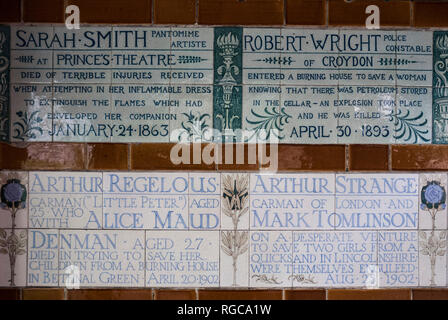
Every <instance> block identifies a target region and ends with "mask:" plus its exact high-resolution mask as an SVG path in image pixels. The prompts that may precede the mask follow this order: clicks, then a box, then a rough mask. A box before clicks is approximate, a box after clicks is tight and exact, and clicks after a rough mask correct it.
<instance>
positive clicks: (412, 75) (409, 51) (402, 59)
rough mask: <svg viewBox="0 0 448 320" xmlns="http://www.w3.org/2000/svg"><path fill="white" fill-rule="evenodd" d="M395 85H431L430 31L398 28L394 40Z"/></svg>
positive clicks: (431, 53)
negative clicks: (395, 53) (395, 39)
mask: <svg viewBox="0 0 448 320" xmlns="http://www.w3.org/2000/svg"><path fill="white" fill-rule="evenodd" d="M396 46H397V48H396V52H397V85H399V86H401V85H403V86H424V87H430V86H431V85H432V68H433V65H432V55H433V50H432V46H433V35H432V31H423V30H417V31H416V30H412V31H406V30H399V31H397V41H396Z"/></svg>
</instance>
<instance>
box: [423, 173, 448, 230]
mask: <svg viewBox="0 0 448 320" xmlns="http://www.w3.org/2000/svg"><path fill="white" fill-rule="evenodd" d="M419 180H420V181H419V182H420V189H419V229H446V227H447V213H446V185H447V176H446V174H441V173H420V175H419Z"/></svg>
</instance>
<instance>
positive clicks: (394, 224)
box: [334, 174, 419, 230]
mask: <svg viewBox="0 0 448 320" xmlns="http://www.w3.org/2000/svg"><path fill="white" fill-rule="evenodd" d="M418 192H419V190H418V175H417V174H337V175H336V203H335V217H334V219H335V220H334V225H335V227H336V229H339V230H341V229H372V230H375V229H379V230H381V229H417V228H418V206H419V204H418Z"/></svg>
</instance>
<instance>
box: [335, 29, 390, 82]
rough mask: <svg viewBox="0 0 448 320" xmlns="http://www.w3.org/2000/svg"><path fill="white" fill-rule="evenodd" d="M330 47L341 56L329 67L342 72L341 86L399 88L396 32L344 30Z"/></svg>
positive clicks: (340, 31) (341, 30) (340, 73)
mask: <svg viewBox="0 0 448 320" xmlns="http://www.w3.org/2000/svg"><path fill="white" fill-rule="evenodd" d="M331 40H332V41H331V42H330V43H329V44H331V47H333V50H334V51H338V52H339V55H338V57H336V58H335V59H334V60H333V61H328V63H329V64H330V65H331V66H332V67H333V68H334V67H337V69H338V71H339V76H340V79H339V85H360V86H370V85H373V86H374V85H381V86H394V85H395V84H396V81H395V76H396V61H395V59H396V50H395V49H396V48H395V44H396V31H381V32H378V31H376V30H344V29H340V30H339V34H338V37H337V38H333V39H331Z"/></svg>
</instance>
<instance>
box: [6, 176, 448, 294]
mask: <svg viewBox="0 0 448 320" xmlns="http://www.w3.org/2000/svg"><path fill="white" fill-rule="evenodd" d="M446 183H447V174H446V173H430V172H425V173H421V174H418V173H400V174H395V173H394V174H392V173H391V174H345V173H300V174H299V173H297V174H296V173H291V174H261V173H250V174H246V173H197V172H196V173H176V174H174V173H165V172H138V173H137V172H42V171H40V172H11V171H2V172H0V184H1V207H0V285H1V286H3V287H7V286H30V287H35V286H45V287H65V286H68V287H70V285H71V284H72V283H73V281H74V279H76V277H75V276H76V275H77V276H79V285H80V287H193V288H197V287H253V288H261V287H282V288H284V287H367V288H377V287H414V286H421V287H427V286H446V285H447V282H446V281H447V255H446V245H447V231H446V227H447V209H446Z"/></svg>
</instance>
